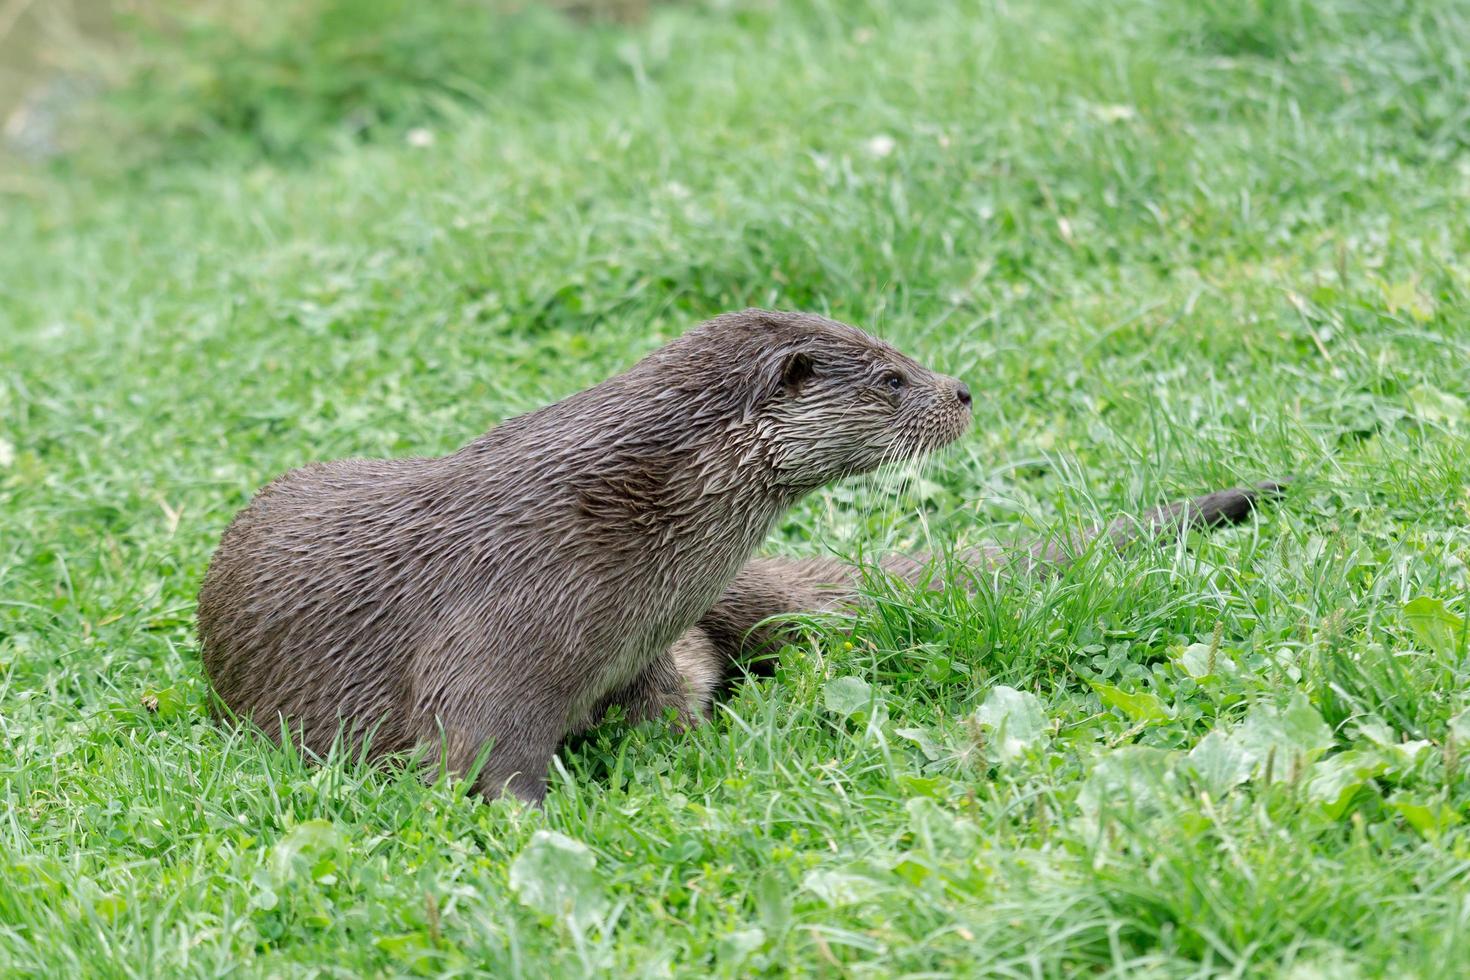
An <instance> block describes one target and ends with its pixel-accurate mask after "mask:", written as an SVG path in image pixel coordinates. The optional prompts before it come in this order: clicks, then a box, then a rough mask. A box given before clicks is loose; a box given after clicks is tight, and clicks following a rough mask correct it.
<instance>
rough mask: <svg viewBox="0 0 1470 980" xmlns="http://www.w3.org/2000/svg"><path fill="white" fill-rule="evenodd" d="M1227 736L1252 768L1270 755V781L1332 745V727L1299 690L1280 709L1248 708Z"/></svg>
mask: <svg viewBox="0 0 1470 980" xmlns="http://www.w3.org/2000/svg"><path fill="white" fill-rule="evenodd" d="M1231 738H1232V739H1233V740H1234V741H1235V743H1236V744H1237V745H1238V746H1240V748H1242V749H1244V750H1245V752H1246V754H1247V755H1248V756H1249V757H1250V760H1251V765H1252V768H1253V769H1254V770H1256V771H1259V770H1260V769H1261V768H1262V767H1263V766H1264V765H1265V764H1266V760H1267V759H1268V758H1272V757H1273V756H1274V763H1273V765H1274V768H1273V780H1280V779H1286V778H1287V777H1288V775H1289V774H1290V773H1291V771H1292V767H1293V765H1296V764H1298V763H1300V764H1305V763H1308V762H1311V761H1312V760H1314V759H1316V758H1317V757H1318V756H1320V755H1321V754H1322V753H1324V752H1326V751H1327V750H1328V749H1329V748H1331V747H1332V730H1331V729H1330V728H1328V727H1327V724H1326V723H1325V722H1324V721H1323V720H1322V716H1321V715H1320V714H1318V713H1317V709H1316V708H1314V707H1312V704H1311V702H1310V701H1308V700H1307V696H1306V695H1305V694H1302V693H1300V692H1298V693H1296V694H1294V695H1292V698H1291V700H1290V701H1289V702H1287V705H1286V707H1284V708H1282V707H1278V706H1277V705H1274V704H1258V705H1256V706H1255V707H1253V708H1251V710H1250V711H1249V712H1248V713H1247V714H1246V716H1245V721H1243V722H1241V724H1240V727H1239V728H1237V729H1236V730H1235V732H1234V733H1233V734H1232V735H1231Z"/></svg>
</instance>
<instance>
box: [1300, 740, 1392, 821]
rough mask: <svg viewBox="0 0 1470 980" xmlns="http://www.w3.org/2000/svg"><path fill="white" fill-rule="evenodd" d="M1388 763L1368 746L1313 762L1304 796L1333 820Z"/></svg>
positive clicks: (1339, 815) (1341, 813)
mask: <svg viewBox="0 0 1470 980" xmlns="http://www.w3.org/2000/svg"><path fill="white" fill-rule="evenodd" d="M1386 768H1387V764H1386V763H1385V762H1384V761H1383V757H1382V756H1381V755H1380V754H1379V753H1378V752H1376V751H1373V750H1371V749H1369V750H1364V749H1350V750H1348V751H1347V752H1339V753H1338V754H1337V755H1334V756H1332V757H1330V758H1327V759H1321V760H1318V761H1317V762H1315V763H1313V764H1312V769H1311V772H1310V774H1309V775H1308V776H1307V783H1306V793H1307V798H1308V799H1310V800H1313V801H1315V802H1317V803H1319V804H1321V806H1322V812H1323V813H1324V814H1325V815H1326V816H1327V817H1328V818H1330V819H1332V820H1336V819H1338V818H1339V817H1341V816H1342V815H1343V813H1344V812H1345V811H1346V810H1347V809H1348V807H1349V806H1350V805H1351V804H1352V802H1353V798H1354V797H1356V796H1357V795H1358V791H1359V790H1360V789H1362V788H1363V786H1364V785H1365V784H1366V783H1367V782H1368V780H1370V779H1372V778H1373V777H1374V776H1376V775H1378V774H1379V773H1381V772H1383V770H1384V769H1386Z"/></svg>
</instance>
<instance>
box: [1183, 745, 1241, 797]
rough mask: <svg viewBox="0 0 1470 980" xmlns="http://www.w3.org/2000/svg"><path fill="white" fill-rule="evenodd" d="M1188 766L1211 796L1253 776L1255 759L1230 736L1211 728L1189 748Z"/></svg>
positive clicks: (1217, 795) (1224, 791)
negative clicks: (1252, 770)
mask: <svg viewBox="0 0 1470 980" xmlns="http://www.w3.org/2000/svg"><path fill="white" fill-rule="evenodd" d="M1187 759H1188V763H1189V767H1190V768H1191V769H1193V770H1194V774H1195V775H1196V776H1197V777H1199V780H1200V783H1201V784H1203V786H1204V789H1205V791H1206V792H1208V793H1209V794H1210V795H1211V796H1214V797H1216V798H1219V797H1222V796H1224V795H1225V794H1226V793H1228V792H1230V790H1232V789H1233V788H1235V787H1236V786H1239V785H1240V784H1241V783H1243V782H1245V781H1246V780H1247V779H1249V778H1250V775H1251V767H1252V764H1253V760H1252V759H1251V757H1250V754H1249V753H1247V752H1246V751H1245V750H1244V749H1243V748H1241V747H1240V746H1239V745H1238V744H1237V743H1236V742H1235V741H1234V740H1233V739H1232V738H1231V737H1230V736H1228V735H1226V734H1225V733H1223V732H1220V731H1212V732H1210V733H1209V734H1208V735H1206V736H1205V737H1204V738H1202V739H1200V740H1199V742H1197V743H1196V744H1195V746H1194V748H1192V749H1190V750H1189V755H1188V756H1187Z"/></svg>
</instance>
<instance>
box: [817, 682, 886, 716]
mask: <svg viewBox="0 0 1470 980" xmlns="http://www.w3.org/2000/svg"><path fill="white" fill-rule="evenodd" d="M822 699H823V701H824V703H825V704H826V705H827V710H828V711H830V712H832V713H833V714H837V715H841V716H842V717H844V718H849V717H851V716H852V715H855V714H857V713H858V712H860V711H867V710H868V708H869V707H870V706H871V705H872V704H873V700H874V699H873V688H872V687H871V686H870V685H869V684H868V682H867V681H865V680H863V679H862V678H861V677H838V678H835V679H833V680H830V681H828V682H827V684H826V686H825V687H823V688H822Z"/></svg>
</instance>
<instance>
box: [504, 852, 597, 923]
mask: <svg viewBox="0 0 1470 980" xmlns="http://www.w3.org/2000/svg"><path fill="white" fill-rule="evenodd" d="M510 887H511V888H513V889H514V890H515V892H516V895H517V896H518V897H519V898H520V900H521V903H522V904H524V905H526V906H528V907H530V908H533V909H535V910H537V911H538V912H543V913H545V914H547V915H551V916H555V917H556V918H559V919H561V920H562V921H563V922H565V923H566V924H567V925H568V926H569V927H571V928H572V929H573V930H575V931H578V932H580V931H583V930H585V929H586V928H587V927H588V926H590V925H592V924H593V923H595V922H596V921H597V920H598V918H599V917H600V916H601V915H602V913H603V912H604V911H605V910H606V908H607V896H606V895H605V894H604V892H603V887H602V878H601V877H600V876H599V875H598V873H597V856H596V855H595V854H593V853H592V851H591V850H590V849H589V848H588V847H587V845H586V844H583V843H582V842H581V841H577V840H573V839H572V838H570V837H566V836H564V835H562V834H558V833H556V832H555V831H551V830H538V831H536V833H535V834H534V835H533V836H532V837H531V842H530V843H529V844H527V845H526V847H525V849H524V850H522V851H521V853H520V854H518V855H517V856H516V859H515V860H514V861H512V862H511V865H510Z"/></svg>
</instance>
